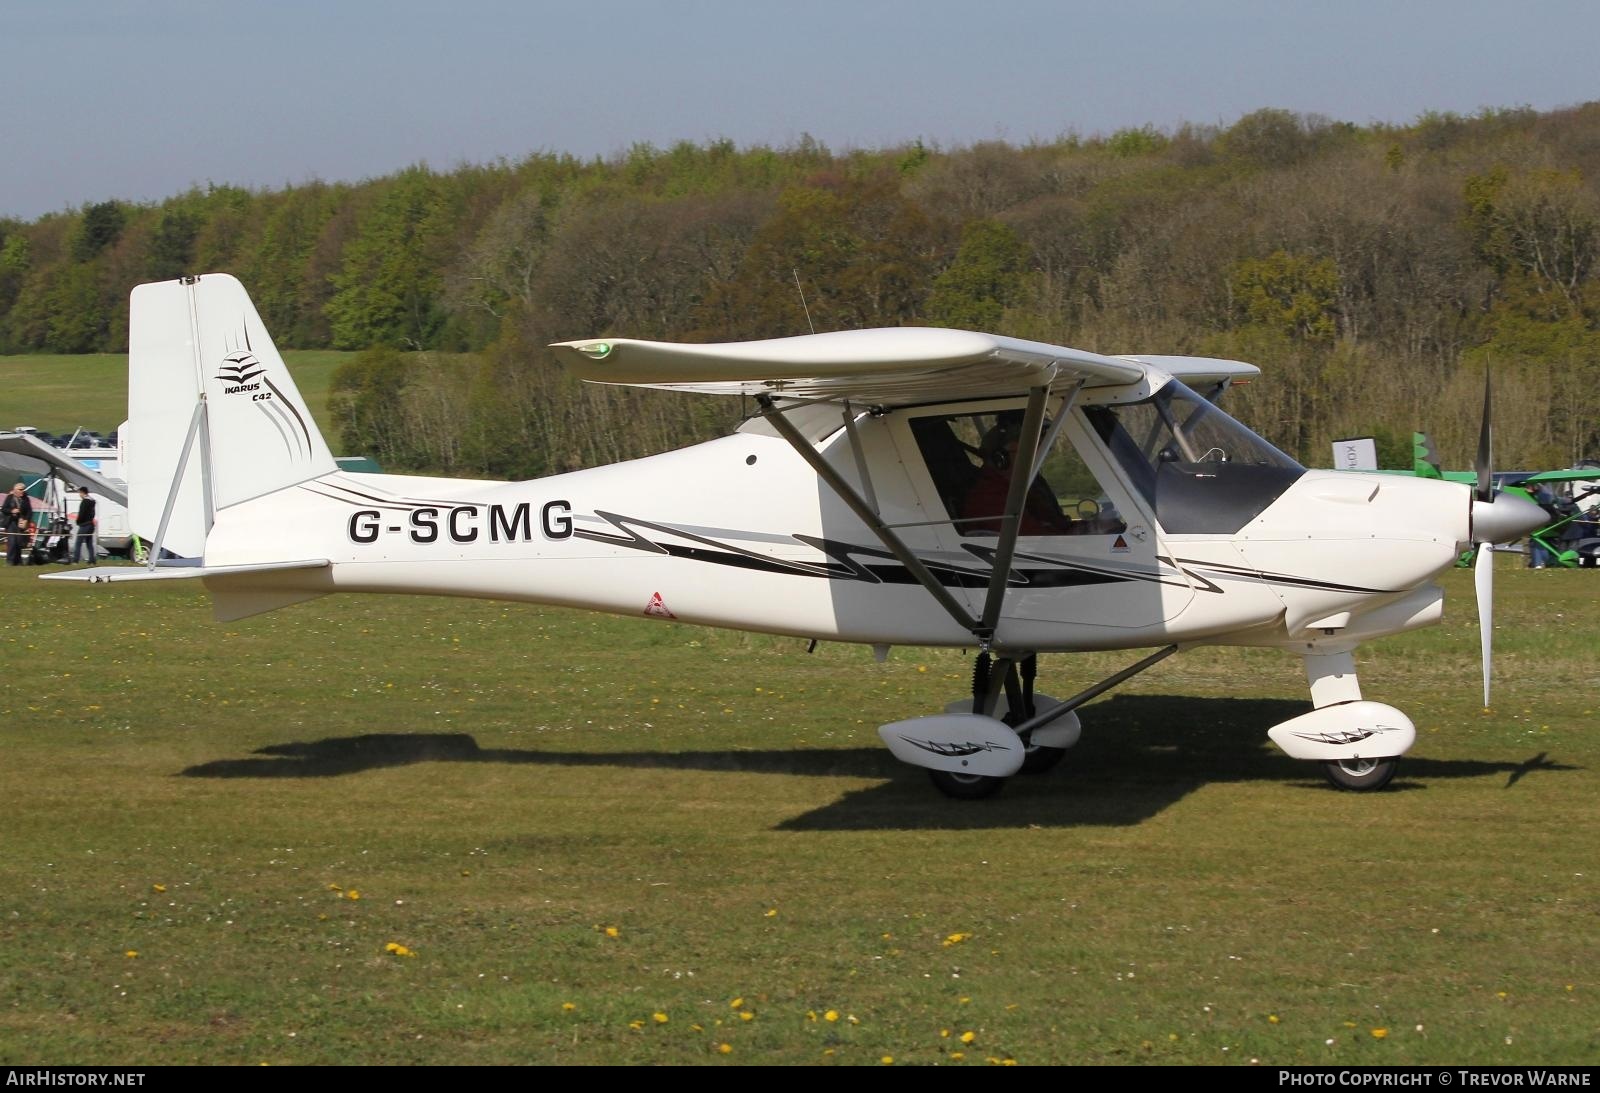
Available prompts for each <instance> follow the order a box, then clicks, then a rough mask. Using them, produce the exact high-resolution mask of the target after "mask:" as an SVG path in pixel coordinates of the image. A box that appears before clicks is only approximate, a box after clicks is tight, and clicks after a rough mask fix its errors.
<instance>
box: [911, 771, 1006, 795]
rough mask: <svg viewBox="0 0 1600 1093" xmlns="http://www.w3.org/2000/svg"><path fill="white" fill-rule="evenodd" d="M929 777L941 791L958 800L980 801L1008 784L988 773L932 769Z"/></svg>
mask: <svg viewBox="0 0 1600 1093" xmlns="http://www.w3.org/2000/svg"><path fill="white" fill-rule="evenodd" d="M928 777H929V778H930V779H932V781H933V784H934V785H935V786H936V787H937V788H938V790H939V792H940V793H942V794H944V795H945V796H946V797H954V798H955V799H956V800H958V801H978V800H982V799H983V798H985V797H993V796H994V795H995V794H996V793H999V792H1000V787H1001V786H1003V785H1005V784H1006V780H1005V779H1004V778H994V777H991V776H990V775H987V774H957V773H956V772H955V771H952V770H930V771H928Z"/></svg>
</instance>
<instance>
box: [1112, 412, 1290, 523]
mask: <svg viewBox="0 0 1600 1093" xmlns="http://www.w3.org/2000/svg"><path fill="white" fill-rule="evenodd" d="M1084 413H1085V414H1086V415H1087V416H1088V418H1089V422H1090V424H1091V425H1093V426H1094V429H1095V431H1096V432H1097V433H1098V434H1099V436H1100V439H1101V440H1103V441H1104V442H1105V444H1106V446H1107V447H1108V448H1110V449H1111V454H1112V455H1113V456H1114V457H1115V458H1116V460H1117V462H1118V463H1119V464H1121V466H1122V468H1123V470H1124V471H1126V473H1127V475H1128V477H1129V478H1130V479H1132V481H1133V484H1134V486H1135V488H1137V489H1138V490H1139V492H1140V493H1141V494H1142V495H1143V496H1144V498H1145V499H1146V500H1147V501H1149V502H1150V504H1151V506H1152V507H1153V508H1154V509H1155V511H1156V518H1157V519H1158V520H1159V521H1160V522H1161V526H1162V527H1163V528H1165V529H1166V530H1167V531H1169V532H1176V533H1184V532H1191V533H1199V534H1211V533H1216V534H1228V533H1232V532H1236V531H1238V530H1239V529H1240V528H1242V527H1244V525H1245V524H1247V523H1249V522H1250V521H1251V520H1252V519H1254V518H1255V517H1256V516H1257V515H1259V514H1260V513H1261V512H1262V510H1264V509H1265V508H1266V507H1267V506H1268V505H1270V504H1272V502H1273V501H1275V500H1277V498H1278V496H1279V495H1280V494H1282V493H1283V491H1284V490H1286V489H1288V488H1289V487H1290V485H1292V484H1293V483H1294V481H1295V480H1296V479H1298V478H1299V477H1300V476H1301V475H1302V474H1304V473H1305V468H1304V467H1302V466H1300V464H1299V463H1296V462H1295V461H1294V460H1293V459H1291V458H1290V457H1289V456H1287V455H1285V454H1284V453H1282V452H1280V451H1279V450H1278V449H1277V448H1274V447H1273V446H1272V445H1271V444H1268V443H1267V442H1266V441H1265V440H1262V439H1261V438H1260V437H1259V436H1257V435H1256V434H1255V433H1252V432H1251V431H1250V430H1249V429H1246V428H1245V427H1244V426H1243V425H1240V424H1239V423H1238V422H1237V421H1235V420H1233V418H1231V417H1229V416H1228V415H1227V414H1225V413H1223V412H1222V411H1221V410H1219V409H1217V407H1216V406H1215V405H1213V404H1212V403H1210V402H1207V401H1206V400H1205V399H1203V398H1201V397H1200V396H1199V395H1197V394H1195V393H1194V392H1193V391H1191V390H1189V388H1187V387H1185V386H1184V385H1183V384H1181V383H1178V382H1176V381H1173V382H1171V383H1168V384H1167V385H1166V386H1164V387H1162V388H1161V390H1160V391H1158V392H1156V394H1155V395H1153V396H1151V397H1150V398H1147V399H1145V400H1144V401H1142V402H1134V403H1129V404H1127V405H1124V406H1089V407H1085V409H1084Z"/></svg>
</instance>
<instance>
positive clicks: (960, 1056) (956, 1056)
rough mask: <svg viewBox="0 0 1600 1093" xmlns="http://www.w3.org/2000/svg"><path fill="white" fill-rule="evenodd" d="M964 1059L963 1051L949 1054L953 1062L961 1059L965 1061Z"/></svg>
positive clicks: (965, 1055) (965, 1054)
mask: <svg viewBox="0 0 1600 1093" xmlns="http://www.w3.org/2000/svg"><path fill="white" fill-rule="evenodd" d="M966 1057H967V1053H966V1052H965V1051H952V1052H951V1053H950V1058H951V1059H953V1060H954V1061H956V1062H958V1063H959V1062H960V1061H961V1060H962V1059H965V1058H966Z"/></svg>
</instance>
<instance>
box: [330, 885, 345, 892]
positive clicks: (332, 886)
mask: <svg viewBox="0 0 1600 1093" xmlns="http://www.w3.org/2000/svg"><path fill="white" fill-rule="evenodd" d="M328 891H330V892H343V891H344V889H343V888H340V887H339V886H338V885H337V884H330V885H328Z"/></svg>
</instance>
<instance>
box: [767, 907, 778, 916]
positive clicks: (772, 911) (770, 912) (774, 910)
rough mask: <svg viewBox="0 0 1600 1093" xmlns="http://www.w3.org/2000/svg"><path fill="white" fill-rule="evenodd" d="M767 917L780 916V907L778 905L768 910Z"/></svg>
mask: <svg viewBox="0 0 1600 1093" xmlns="http://www.w3.org/2000/svg"><path fill="white" fill-rule="evenodd" d="M766 917H768V918H777V917H778V909H777V908H776V907H773V908H771V909H770V910H768V911H767V916H766Z"/></svg>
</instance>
